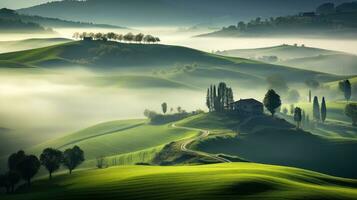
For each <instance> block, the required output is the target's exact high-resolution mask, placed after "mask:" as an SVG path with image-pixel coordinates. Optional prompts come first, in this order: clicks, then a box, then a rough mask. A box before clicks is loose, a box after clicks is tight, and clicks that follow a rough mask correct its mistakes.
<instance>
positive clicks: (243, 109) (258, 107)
mask: <svg viewBox="0 0 357 200" xmlns="http://www.w3.org/2000/svg"><path fill="white" fill-rule="evenodd" d="M232 108H233V110H234V111H235V112H238V113H242V114H250V115H261V114H263V112H264V106H263V103H261V102H259V101H257V100H255V99H241V100H239V101H236V102H234V103H233V104H232Z"/></svg>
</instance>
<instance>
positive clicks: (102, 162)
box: [97, 156, 108, 169]
mask: <svg viewBox="0 0 357 200" xmlns="http://www.w3.org/2000/svg"><path fill="white" fill-rule="evenodd" d="M106 167H108V161H107V160H106V159H105V157H104V156H98V157H97V168H98V169H103V168H106Z"/></svg>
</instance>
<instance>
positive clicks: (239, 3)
mask: <svg viewBox="0 0 357 200" xmlns="http://www.w3.org/2000/svg"><path fill="white" fill-rule="evenodd" d="M345 1H346V0H330V1H328V0H314V1H311V0H299V1H296V0H269V1H261V0H220V1H217V0H205V1H202V0H180V1H177V0H150V1H147V0H87V1H55V2H49V3H45V4H41V5H38V6H33V7H30V8H25V9H20V10H19V12H21V13H25V14H31V15H40V16H47V17H56V18H61V19H67V20H82V21H93V22H96V23H108V24H116V25H126V26H148V25H171V26H172V25H193V24H199V23H207V22H212V23H213V24H222V23H224V24H229V23H232V22H235V21H239V20H248V19H250V18H253V17H254V18H255V17H256V16H261V17H271V16H279V15H289V14H292V13H297V12H301V11H305V10H313V8H315V7H316V6H318V5H319V4H321V3H325V2H335V3H341V2H345ZM197 11H199V12H197Z"/></svg>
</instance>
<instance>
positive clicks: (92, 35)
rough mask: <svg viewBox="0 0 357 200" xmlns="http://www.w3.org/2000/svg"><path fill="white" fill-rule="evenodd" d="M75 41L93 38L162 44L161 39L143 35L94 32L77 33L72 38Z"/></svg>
mask: <svg viewBox="0 0 357 200" xmlns="http://www.w3.org/2000/svg"><path fill="white" fill-rule="evenodd" d="M72 37H73V38H74V39H76V40H78V39H81V40H83V39H84V38H91V39H93V40H112V41H119V42H129V43H130V42H137V43H148V44H150V43H158V42H161V40H160V38H159V37H155V36H152V35H144V34H143V33H138V34H133V33H131V32H130V33H127V34H117V33H114V32H109V33H101V32H98V33H93V32H83V33H79V32H75V33H74V34H73V36H72Z"/></svg>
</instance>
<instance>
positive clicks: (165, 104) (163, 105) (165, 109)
mask: <svg viewBox="0 0 357 200" xmlns="http://www.w3.org/2000/svg"><path fill="white" fill-rule="evenodd" d="M161 108H162V112H163V113H164V114H166V112H167V103H165V102H164V103H162V104H161Z"/></svg>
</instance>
